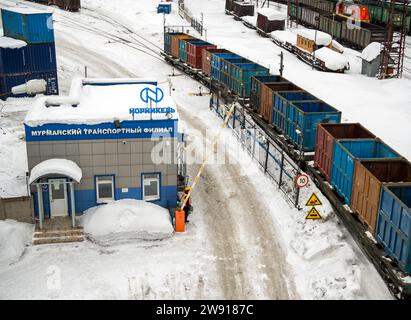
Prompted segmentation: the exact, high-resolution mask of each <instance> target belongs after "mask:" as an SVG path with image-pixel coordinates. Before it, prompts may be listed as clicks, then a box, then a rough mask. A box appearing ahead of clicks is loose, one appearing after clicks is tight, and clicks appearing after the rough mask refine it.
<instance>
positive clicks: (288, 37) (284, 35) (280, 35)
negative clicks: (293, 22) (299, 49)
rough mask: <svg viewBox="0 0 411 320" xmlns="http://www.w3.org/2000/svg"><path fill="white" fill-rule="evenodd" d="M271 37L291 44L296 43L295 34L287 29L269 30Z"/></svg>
mask: <svg viewBox="0 0 411 320" xmlns="http://www.w3.org/2000/svg"><path fill="white" fill-rule="evenodd" d="M271 38H273V39H275V40H277V41H279V42H282V43H285V42H288V43H291V44H292V45H295V44H296V43H297V35H296V34H295V33H293V32H291V31H287V30H284V31H283V30H277V31H273V32H271Z"/></svg>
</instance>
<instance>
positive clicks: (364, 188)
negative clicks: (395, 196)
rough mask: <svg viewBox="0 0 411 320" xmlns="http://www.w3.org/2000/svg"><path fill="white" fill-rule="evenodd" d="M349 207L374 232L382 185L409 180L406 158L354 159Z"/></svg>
mask: <svg viewBox="0 0 411 320" xmlns="http://www.w3.org/2000/svg"><path fill="white" fill-rule="evenodd" d="M353 181H354V183H353V189H352V195H351V205H350V207H351V209H352V210H353V211H354V212H356V213H357V214H358V215H359V218H360V219H361V221H363V222H364V223H366V224H367V225H368V228H369V230H370V231H371V233H372V234H375V230H376V226H377V218H378V209H379V205H380V194H381V187H382V185H383V184H384V185H386V184H390V183H391V184H392V183H395V182H411V164H410V163H409V162H408V161H407V160H405V159H404V160H376V161H356V162H355V169H354V180H353Z"/></svg>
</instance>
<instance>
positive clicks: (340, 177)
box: [331, 139, 401, 205]
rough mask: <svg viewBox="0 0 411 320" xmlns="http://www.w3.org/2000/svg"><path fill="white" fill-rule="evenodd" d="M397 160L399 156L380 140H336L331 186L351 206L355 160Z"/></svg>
mask: <svg viewBox="0 0 411 320" xmlns="http://www.w3.org/2000/svg"><path fill="white" fill-rule="evenodd" d="M385 158H398V159H400V158H401V156H400V155H399V154H398V153H397V152H395V151H394V150H393V149H391V148H390V147H389V146H387V145H386V144H385V143H384V142H382V141H381V140H380V139H364V140H360V139H356V140H353V139H350V140H346V139H344V140H338V141H336V142H335V144H334V152H333V161H332V168H331V185H332V186H333V187H334V188H335V191H336V192H337V193H338V194H339V195H340V196H341V197H343V199H344V202H345V203H346V204H348V205H349V204H351V194H352V187H353V178H354V169H355V166H354V162H355V160H372V159H375V160H377V159H385Z"/></svg>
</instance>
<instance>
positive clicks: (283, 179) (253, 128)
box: [210, 98, 300, 209]
mask: <svg viewBox="0 0 411 320" xmlns="http://www.w3.org/2000/svg"><path fill="white" fill-rule="evenodd" d="M210 108H211V109H212V110H214V111H215V112H216V113H217V115H218V116H219V117H220V118H222V119H225V115H226V114H227V113H228V111H229V109H230V105H227V104H224V103H220V101H219V100H218V98H217V99H214V98H212V99H211V104H210ZM228 127H229V128H231V129H232V130H233V133H234V135H235V137H236V138H237V140H238V141H239V142H240V143H241V145H242V147H243V148H244V149H245V150H246V151H247V152H248V154H249V155H250V156H251V157H252V159H253V160H254V161H255V162H256V163H257V164H258V165H259V166H260V167H261V169H262V170H263V171H264V173H265V174H266V175H267V176H269V177H270V178H271V179H272V180H273V181H274V182H275V183H276V184H277V185H278V188H279V189H280V190H281V191H282V192H283V193H284V194H285V195H286V197H287V198H288V199H289V200H290V201H291V203H292V204H293V205H294V206H295V207H296V208H298V209H300V206H299V188H298V187H297V186H296V185H295V178H296V177H297V176H298V174H299V173H300V169H299V168H298V166H297V165H296V164H295V163H294V161H293V160H291V159H290V158H289V157H288V156H287V154H286V153H285V152H284V150H283V149H282V148H281V146H279V145H278V144H276V143H275V142H274V141H272V140H271V139H270V138H269V137H268V136H267V134H266V133H265V132H264V131H263V130H262V129H261V128H260V127H259V126H258V125H257V124H255V123H254V121H253V119H252V118H251V116H250V115H249V114H248V111H247V110H246V109H245V108H243V107H242V106H241V105H240V104H238V103H237V105H236V107H235V109H234V112H233V114H232V115H231V117H230V120H229V121H228Z"/></svg>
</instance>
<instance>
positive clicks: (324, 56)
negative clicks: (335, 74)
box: [315, 47, 348, 71]
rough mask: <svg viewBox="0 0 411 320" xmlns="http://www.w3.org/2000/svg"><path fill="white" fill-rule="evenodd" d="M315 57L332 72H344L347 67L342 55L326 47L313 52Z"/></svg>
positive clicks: (345, 59)
mask: <svg viewBox="0 0 411 320" xmlns="http://www.w3.org/2000/svg"><path fill="white" fill-rule="evenodd" d="M315 57H316V58H317V59H319V60H321V61H323V62H324V63H325V66H326V67H327V68H328V69H330V70H333V71H337V70H344V69H345V68H346V67H347V66H348V60H347V58H346V57H345V56H343V55H342V54H340V53H338V52H335V51H334V50H331V49H330V48H327V47H322V48H321V49H318V50H317V51H315Z"/></svg>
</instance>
